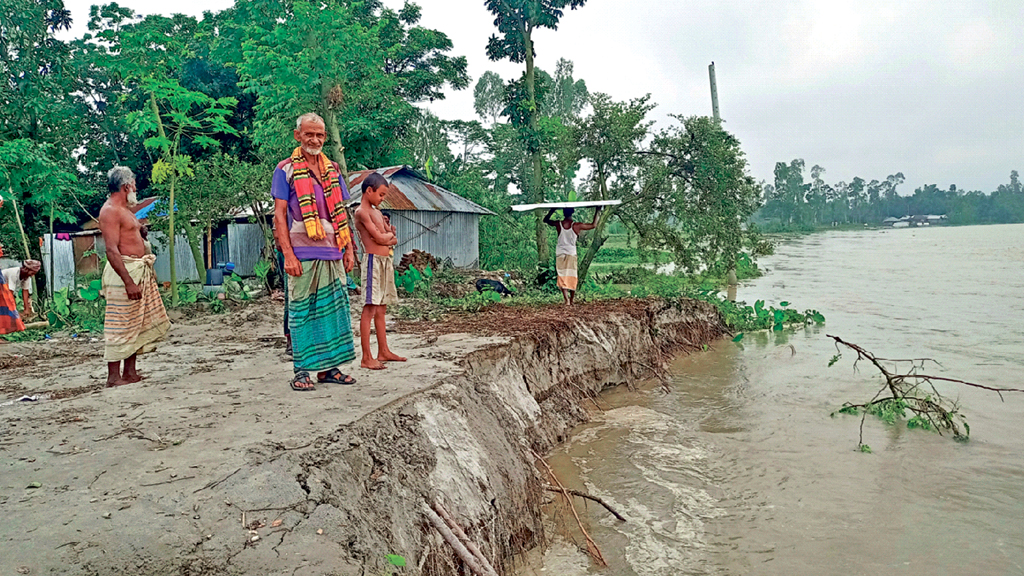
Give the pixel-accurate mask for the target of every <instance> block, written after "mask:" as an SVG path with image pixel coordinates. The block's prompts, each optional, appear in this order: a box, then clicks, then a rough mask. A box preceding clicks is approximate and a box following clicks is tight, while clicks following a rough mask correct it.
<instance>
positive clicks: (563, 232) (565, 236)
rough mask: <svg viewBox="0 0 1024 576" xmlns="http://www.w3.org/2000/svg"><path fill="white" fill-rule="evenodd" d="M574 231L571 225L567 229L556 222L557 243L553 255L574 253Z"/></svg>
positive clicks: (573, 254)
mask: <svg viewBox="0 0 1024 576" xmlns="http://www.w3.org/2000/svg"><path fill="white" fill-rule="evenodd" d="M576 238H577V236H576V231H575V230H573V227H572V226H569V228H568V229H565V228H563V227H562V224H561V223H559V224H558V243H557V244H555V256H559V255H562V254H568V255H569V256H575V255H576Z"/></svg>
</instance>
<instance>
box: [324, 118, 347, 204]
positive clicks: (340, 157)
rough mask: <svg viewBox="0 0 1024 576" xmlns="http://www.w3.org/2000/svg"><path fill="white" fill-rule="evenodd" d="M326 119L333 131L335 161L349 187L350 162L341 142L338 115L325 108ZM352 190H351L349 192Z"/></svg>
mask: <svg viewBox="0 0 1024 576" xmlns="http://www.w3.org/2000/svg"><path fill="white" fill-rule="evenodd" d="M324 120H325V121H326V122H327V129H328V130H330V131H331V147H332V148H334V161H335V162H337V163H338V166H339V167H340V168H341V177H342V178H343V181H344V183H345V187H346V188H348V162H346V161H345V146H344V145H343V144H342V143H341V130H339V129H338V115H337V114H335V113H334V110H331V109H330V108H324ZM351 192H352V191H351V190H349V193H351Z"/></svg>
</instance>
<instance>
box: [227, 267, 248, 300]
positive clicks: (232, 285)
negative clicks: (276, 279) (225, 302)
mask: <svg viewBox="0 0 1024 576" xmlns="http://www.w3.org/2000/svg"><path fill="white" fill-rule="evenodd" d="M253 293H254V290H253V289H252V286H249V285H248V284H247V283H246V282H245V279H244V278H242V277H241V276H239V275H238V274H235V273H232V274H231V277H230V278H227V279H225V280H224V295H225V296H226V297H227V298H230V299H232V300H236V301H239V302H248V301H249V300H252V298H253Z"/></svg>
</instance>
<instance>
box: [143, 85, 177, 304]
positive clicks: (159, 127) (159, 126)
mask: <svg viewBox="0 0 1024 576" xmlns="http://www.w3.org/2000/svg"><path fill="white" fill-rule="evenodd" d="M149 107H150V109H151V110H152V111H153V119H154V120H156V133H157V134H158V135H159V136H160V138H162V139H164V140H167V133H166V132H165V131H164V121H163V119H161V118H160V107H159V106H157V103H156V94H155V93H153V92H150V93H149ZM164 155H165V156H167V157H168V159H169V160H170V162H171V168H172V170H171V197H170V207H168V209H167V214H168V221H169V222H170V235H169V237H168V239H167V242H168V244H167V246H168V250H170V251H171V252H170V258H171V306H177V305H178V269H177V267H176V266H175V261H174V209H175V207H174V185H175V184H176V183H177V180H178V174H177V170H176V169H175V168H174V166H175V163H174V154H173V153H171V152H170V151H168V152H165V153H164Z"/></svg>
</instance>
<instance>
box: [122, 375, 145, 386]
mask: <svg viewBox="0 0 1024 576" xmlns="http://www.w3.org/2000/svg"><path fill="white" fill-rule="evenodd" d="M121 379H122V380H124V381H125V382H128V383H129V384H134V383H136V382H142V381H143V380H145V379H146V377H145V376H143V375H141V374H138V373H136V374H125V375H124V376H123V377H122V378H121Z"/></svg>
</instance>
